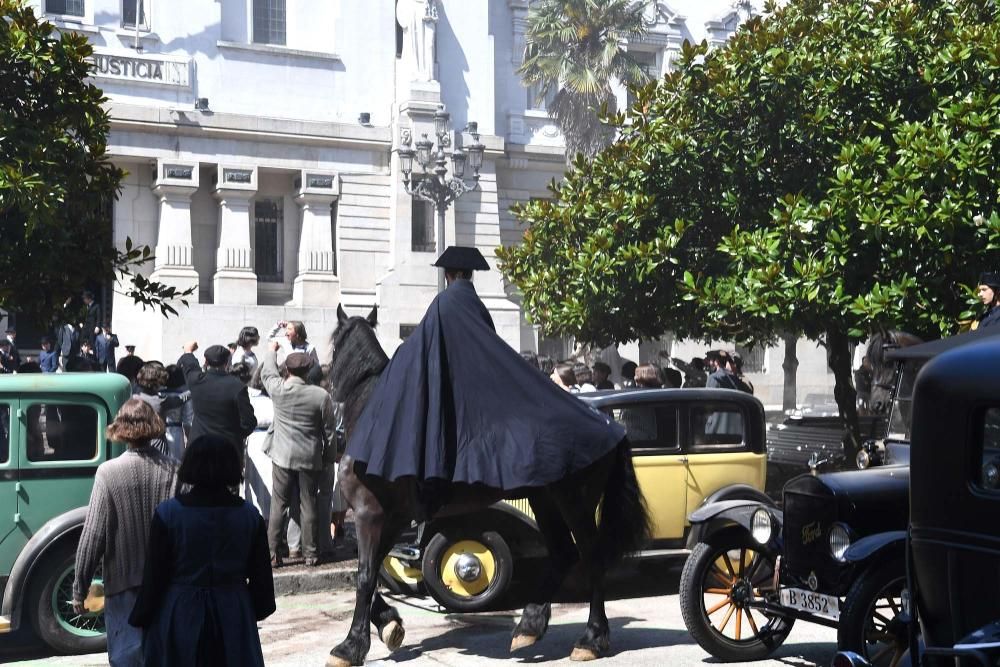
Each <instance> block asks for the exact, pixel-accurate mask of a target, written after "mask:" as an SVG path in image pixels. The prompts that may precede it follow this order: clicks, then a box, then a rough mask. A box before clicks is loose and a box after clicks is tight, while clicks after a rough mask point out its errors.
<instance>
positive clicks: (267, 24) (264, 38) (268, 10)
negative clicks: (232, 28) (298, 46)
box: [253, 0, 285, 46]
mask: <svg viewBox="0 0 1000 667" xmlns="http://www.w3.org/2000/svg"><path fill="white" fill-rule="evenodd" d="M253 41H254V43H256V44H277V45H279V46H284V45H285V0H253Z"/></svg>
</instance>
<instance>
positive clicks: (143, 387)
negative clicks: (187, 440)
mask: <svg viewBox="0 0 1000 667" xmlns="http://www.w3.org/2000/svg"><path fill="white" fill-rule="evenodd" d="M169 377H170V374H169V373H168V372H167V369H166V368H164V367H163V364H161V363H160V362H159V361H147V362H146V363H144V364H143V365H142V368H140V369H139V374H138V375H137V376H136V378H135V386H136V392H135V393H134V394H133V395H132V397H133V398H138V399H139V400H141V401H144V402H146V403H148V404H149V407H151V408H153V410H154V411H155V412H156V415H157V416H158V417H159V418H160V419H161V420H163V422H164V423H166V422H167V413H168V412H170V411H172V410H177V409H179V408H181V407H183V406H184V404H185V403H186V402H187V401H188V399H189V398H190V396H191V393H190V392H186V393H183V394H168V393H164V392H163V391H162V390H163V388H164V386H165V385H166V383H167V379H168V378H169ZM174 442H175V443H176V441H174ZM152 444H153V446H154V447H156V448H157V449H159V450H160V451H161V452H163V453H164V454H166V455H167V456H169V457H171V458H172V459H174V460H175V461H180V460H181V456H182V455H183V453H184V450H183V446H182V447H179V448H177V447H173V448H172V447H171V446H170V443H169V441H168V440H167V437H166V432H164V435H162V436H161V437H159V438H156V439H155V440H153V443H152Z"/></svg>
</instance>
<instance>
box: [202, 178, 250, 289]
mask: <svg viewBox="0 0 1000 667" xmlns="http://www.w3.org/2000/svg"><path fill="white" fill-rule="evenodd" d="M218 183H219V185H218V187H217V188H216V190H215V193H214V194H215V198H216V199H218V200H219V247H218V249H217V250H216V253H215V275H214V276H213V277H212V283H213V286H214V292H215V303H219V304H231V305H256V304H257V274H256V273H254V270H253V259H254V258H253V248H252V247H251V245H250V225H251V224H252V222H251V212H250V207H251V201H250V200H251V199H252V198H253V196H254V193H256V192H257V168H256V167H226V166H224V165H219V179H218Z"/></svg>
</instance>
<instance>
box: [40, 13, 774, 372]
mask: <svg viewBox="0 0 1000 667" xmlns="http://www.w3.org/2000/svg"><path fill="white" fill-rule="evenodd" d="M759 4H760V2H759V1H758V2H757V5H758V9H759ZM35 5H36V8H37V11H39V12H41V13H44V14H45V16H46V18H48V19H49V20H50V21H52V22H53V23H54V24H55V25H56V26H57V27H58V28H59V29H60V30H72V31H77V32H81V33H83V34H85V35H87V37H88V38H89V39H90V41H91V42H92V43H93V45H94V52H95V55H94V60H95V69H94V80H95V82H96V83H97V84H98V85H100V86H101V87H102V88H103V89H104V90H105V92H106V94H107V96H108V98H109V103H108V106H109V108H110V112H111V117H112V125H111V136H110V146H109V151H110V153H111V155H112V157H113V160H114V161H115V163H116V164H117V165H119V166H120V167H122V168H123V169H125V170H126V171H127V172H128V176H127V177H126V179H125V182H124V183H123V188H122V191H121V194H120V196H119V198H118V199H117V201H116V202H115V203H114V206H113V210H112V212H111V213H110V214H111V215H113V216H114V230H115V242H116V243H117V244H119V245H124V243H125V240H126V238H131V239H132V241H133V242H134V243H138V244H148V245H149V246H151V247H153V248H154V249H155V255H156V261H155V266H151V267H149V269H148V270H147V271H146V273H147V274H149V275H150V277H152V278H154V279H157V280H160V281H163V282H167V283H170V284H174V285H177V286H179V287H183V288H187V287H191V288H194V296H193V297H192V298H191V299H190V306H189V307H188V308H187V309H186V310H182V311H181V316H180V317H174V318H170V319H164V318H162V317H161V316H160V315H159V313H158V312H154V311H151V310H147V311H143V310H142V309H141V308H137V307H136V306H134V305H133V304H132V302H131V299H128V298H126V297H124V296H122V295H120V294H117V293H115V292H114V290H111V289H108V290H105V301H106V303H105V304H104V307H105V311H106V312H110V313H111V314H112V318H113V325H114V328H115V330H116V332H118V334H119V337H120V338H121V339H122V342H123V344H126V343H128V344H135V345H136V353H137V354H139V355H140V356H142V357H144V358H159V359H164V360H168V361H169V360H172V359H173V358H174V356H175V355H176V354H177V353H179V351H180V349H181V346H182V344H183V342H184V341H186V340H189V339H200V340H202V341H205V342H228V341H231V340H234V339H235V338H236V335H237V332H238V331H239V329H240V328H241V327H242V326H244V325H247V324H250V325H254V326H257V327H258V329H260V330H261V333H262V334H265V335H266V333H267V332H268V331H269V330H270V329H271V328H272V327H273V326H274V324H275V323H276V322H277V321H279V320H302V321H303V322H305V324H306V327H307V329H308V331H309V333H310V337H311V339H312V340H313V341H314V342H315V343H317V345H318V346H319V348H320V349H321V350H322V349H324V348H325V343H326V340H327V338H328V336H329V333H330V331H331V330H332V328H333V326H334V323H335V321H336V305H337V303H339V302H342V303H343V304H344V306H345V308H346V309H347V310H348V312H354V313H361V312H367V311H368V310H369V309H370V308H371V306H372V305H373V304H377V305H378V307H379V320H380V327H379V336H380V338H381V340H382V342H383V345H384V346H385V347H386V349H387V351H389V352H392V350H394V349H395V347H396V346H397V345H398V344H399V343H400V342H401V340H402V339H403V338H404V337H405V336H406V334H407V332H408V330H409V327H411V326H412V325H413V324H415V323H417V322H418V321H419V319H420V317H421V316H422V314H423V312H424V310H425V309H426V307H427V304H428V303H429V302H430V301H431V299H432V298H433V297H434V295H435V293H436V292H437V289H438V278H437V274H436V270H435V269H433V268H432V267H431V266H430V264H431V262H433V261H434V259H435V258H436V256H437V254H438V252H439V250H440V249H442V248H443V247H444V246H446V245H450V244H462V245H476V246H478V247H479V248H480V249H481V250H482V251H483V253H484V255H486V257H487V259H488V261H489V262H490V263H491V265H493V266H494V267H495V264H496V260H495V257H494V255H493V249H494V248H495V247H496V246H498V245H500V244H512V243H517V242H518V241H519V239H520V236H521V234H522V232H523V229H521V228H520V227H519V226H518V223H517V222H516V220H515V219H514V218H513V217H512V216H511V214H510V213H509V208H510V206H511V205H512V204H514V203H516V202H519V201H524V200H527V199H529V198H532V197H546V196H548V192H547V190H546V186H547V185H548V183H549V182H550V181H551V180H552V179H554V178H555V179H558V178H560V177H561V176H562V173H563V171H564V168H565V156H564V151H563V142H562V137H561V136H560V133H559V130H558V128H557V127H556V126H555V125H554V124H553V122H552V121H551V119H550V118H549V116H548V113H547V112H546V111H545V101H544V100H538V99H537V96H536V95H535V94H534V93H535V91H530V90H527V89H526V88H525V87H524V85H523V84H522V83H521V81H520V79H519V77H518V76H517V74H516V70H517V67H518V65H519V64H520V60H521V57H522V52H523V48H524V34H525V30H526V25H527V13H528V9H529V5H530V0H370V1H368V2H354V1H347V0H322V1H320V0H171V1H170V2H166V1H165V0H35ZM753 11H757V9H755V7H754V4H753V3H751V2H748V1H747V0H738V1H737V2H733V0H700V1H697V2H695V1H693V0H672V1H671V2H669V3H667V2H653V3H650V5H649V9H648V10H647V25H648V27H649V33H648V35H647V36H646V37H645V38H644V39H643V40H642V41H641V43H635V44H629V45H628V49H629V50H630V51H633V52H634V53H635V55H636V57H637V58H639V59H640V61H641V62H642V63H643V65H644V67H645V68H646V69H647V70H648V71H649V72H650V73H651V74H653V75H660V74H662V73H663V72H665V71H667V70H668V69H669V67H670V63H671V59H672V58H673V56H674V54H675V53H676V52H677V51H678V50H679V48H680V46H681V44H682V43H683V41H684V40H685V39H689V40H693V41H700V40H702V39H707V40H709V41H710V42H711V43H713V44H722V43H724V42H725V40H726V39H727V38H728V36H729V35H731V34H732V32H733V31H734V30H735V29H736V28H737V27H738V25H739V24H740V22H741V21H743V20H745V19H746V18H747V16H748V15H749V14H750V13H751V12H753ZM616 92H617V94H618V96H619V98H620V103H621V105H622V106H624V105H625V103H626V102H627V96H628V93H627V92H626V91H625V90H624V89H623V88H620V87H619V88H618V89H617V91H616ZM439 104H444V105H445V107H446V109H447V111H448V112H449V113H450V115H451V118H450V120H451V122H450V128H451V129H450V131H449V133H448V135H447V136H448V139H449V143H450V146H449V147H448V151H449V152H450V151H451V149H452V147H457V146H468V145H470V144H471V143H473V142H474V141H475V138H476V137H474V136H473V135H472V133H470V132H468V131H463V130H465V129H466V128H467V127H468V126H469V123H470V122H474V123H476V124H477V126H478V128H477V129H478V139H479V142H481V143H482V144H483V145H484V147H485V150H484V156H483V164H482V168H481V171H480V178H479V181H478V188H477V189H476V190H475V191H472V192H469V193H467V194H465V195H464V196H462V197H461V198H460V199H458V200H457V202H455V203H454V204H453V205H451V206H450V207H449V208H448V210H447V214H446V217H445V224H444V229H443V230H441V229H438V226H437V225H436V224H435V215H434V210H433V208H432V206H431V205H430V204H427V203H425V202H422V201H418V200H414V199H413V198H412V197H411V196H410V195H409V194H407V192H406V190H405V189H404V186H403V183H402V178H401V173H400V165H399V160H398V157H397V153H396V150H397V149H399V148H400V147H404V148H405V147H406V146H407V145H412V144H413V143H414V142H416V141H417V140H419V138H420V137H421V136H422V135H423V134H428V135H429V136H430V138H431V139H433V138H434V136H435V135H434V131H433V114H434V113H435V111H437V109H438V106H439ZM468 129H472V128H468ZM468 175H469V174H467V176H468ZM469 182H470V183H471V181H469ZM442 232H443V238H440V236H441V234H442ZM475 282H476V287H477V290H478V291H479V294H480V295H481V297H482V298H483V301H484V302H485V303H486V305H487V306H488V307H489V309H490V311H491V313H492V315H493V319H494V321H495V322H496V325H497V329H498V333H499V334H500V335H501V336H502V337H503V338H504V339H505V340H507V341H508V342H509V343H510V344H511V346H512V347H514V348H517V349H525V348H527V349H539V348H542V349H544V350H546V351H548V352H550V353H552V354H556V355H558V354H560V353H565V352H568V351H569V347H568V345H569V344H568V342H566V341H550V340H544V339H542V340H540V339H539V334H538V332H537V330H536V329H535V328H534V327H532V326H531V325H530V324H529V323H528V322H526V321H525V319H524V317H523V314H522V312H521V309H520V307H519V305H518V300H517V295H516V293H515V292H514V290H513V289H512V288H511V286H509V285H505V284H504V281H503V279H502V276H501V275H500V273H499V272H498V271H495V270H494V271H491V272H488V273H478V274H477V275H476V277H475ZM636 355H638V356H642V355H641V354H639V349H638V348H636ZM636 355H633V356H636ZM637 360H641V359H637ZM777 373H778V375H777V377H778V382H779V383H780V368H778V369H777Z"/></svg>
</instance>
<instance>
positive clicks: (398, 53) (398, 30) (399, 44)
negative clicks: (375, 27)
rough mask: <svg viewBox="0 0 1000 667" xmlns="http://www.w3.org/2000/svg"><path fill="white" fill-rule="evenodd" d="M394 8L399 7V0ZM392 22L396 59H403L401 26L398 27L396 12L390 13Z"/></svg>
mask: <svg viewBox="0 0 1000 667" xmlns="http://www.w3.org/2000/svg"><path fill="white" fill-rule="evenodd" d="M396 6H399V0H396ZM392 16H393V19H392V22H393V24H394V25H395V26H396V57H397V58H402V57H403V26H401V25H399V21H397V20H396V18H395V17H396V12H393V13H392Z"/></svg>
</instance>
